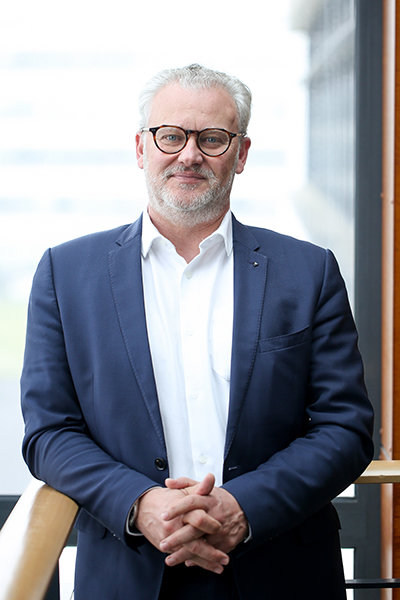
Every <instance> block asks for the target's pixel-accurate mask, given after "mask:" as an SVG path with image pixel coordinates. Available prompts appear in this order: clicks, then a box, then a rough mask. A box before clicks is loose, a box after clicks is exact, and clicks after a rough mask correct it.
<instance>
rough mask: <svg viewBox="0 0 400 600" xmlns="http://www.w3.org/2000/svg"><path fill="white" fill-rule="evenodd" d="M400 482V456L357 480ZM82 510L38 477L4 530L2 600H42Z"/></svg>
mask: <svg viewBox="0 0 400 600" xmlns="http://www.w3.org/2000/svg"><path fill="white" fill-rule="evenodd" d="M398 482H400V460H374V461H372V463H371V464H370V465H369V466H368V467H367V469H366V470H365V471H364V473H363V474H362V475H361V476H360V477H359V478H358V479H357V480H356V481H355V483H398ZM77 513H78V506H77V504H76V503H75V502H74V501H73V500H71V499H70V498H68V497H67V496H64V494H61V493H60V492H57V491H56V490H54V489H53V488H51V487H50V486H48V485H46V484H44V483H42V482H41V481H37V480H33V481H32V482H31V483H30V484H29V486H28V487H27V488H26V490H25V492H24V493H23V494H22V496H21V498H20V499H19V501H18V502H17V504H16V506H15V508H14V510H13V511H12V513H11V514H10V516H9V517H8V519H7V521H6V522H5V524H4V526H3V528H2V530H1V531H0V600H43V597H44V595H45V593H46V591H47V588H48V585H49V583H50V580H51V577H52V575H53V572H54V569H55V567H56V564H57V560H58V558H59V556H60V554H61V552H62V550H63V548H64V545H65V543H66V541H67V539H68V536H69V533H70V531H71V529H72V527H73V524H74V521H75V518H76V516H77Z"/></svg>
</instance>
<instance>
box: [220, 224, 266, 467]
mask: <svg viewBox="0 0 400 600" xmlns="http://www.w3.org/2000/svg"><path fill="white" fill-rule="evenodd" d="M258 248H259V243H258V242H257V240H256V239H255V238H254V236H253V235H252V233H251V232H250V230H249V229H248V228H247V227H245V226H244V225H242V224H241V223H239V222H238V221H236V219H235V218H234V217H233V250H234V316H233V341H232V363H231V389H230V401H229V415H228V425H227V432H226V443H225V457H226V456H227V454H228V452H229V449H230V447H231V444H232V441H233V437H234V434H235V431H236V426H237V422H238V419H239V417H240V413H241V410H242V406H243V403H244V400H245V396H246V392H247V388H248V385H249V382H250V377H251V373H252V369H253V365H254V360H255V356H256V352H257V346H258V339H259V330H260V322H261V313H262V308H263V304H264V295H265V286H266V278H267V257H266V256H264V255H263V254H261V253H260V252H258V251H257V250H258Z"/></svg>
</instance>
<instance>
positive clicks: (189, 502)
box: [161, 494, 217, 521]
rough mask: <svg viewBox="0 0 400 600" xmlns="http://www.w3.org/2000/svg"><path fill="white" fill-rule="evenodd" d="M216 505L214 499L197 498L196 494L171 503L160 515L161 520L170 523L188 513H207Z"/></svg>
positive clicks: (209, 497) (208, 497) (206, 497)
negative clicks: (201, 511) (198, 511)
mask: <svg viewBox="0 0 400 600" xmlns="http://www.w3.org/2000/svg"><path fill="white" fill-rule="evenodd" d="M216 503H217V501H216V499H215V498H213V497H212V496H199V495H197V494H192V495H190V496H184V497H183V498H182V499H179V500H176V501H175V502H173V503H171V504H170V505H169V506H168V507H167V508H166V509H165V510H164V512H163V513H162V514H161V518H162V519H163V520H164V521H171V520H172V519H174V518H176V517H181V516H182V515H184V514H186V513H188V512H190V511H195V510H199V509H200V510H203V511H205V512H209V511H210V510H211V509H212V508H213V507H214V506H215V505H216Z"/></svg>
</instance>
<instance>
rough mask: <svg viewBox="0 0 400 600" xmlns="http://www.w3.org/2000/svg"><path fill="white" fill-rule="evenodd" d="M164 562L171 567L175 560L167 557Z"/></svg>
mask: <svg viewBox="0 0 400 600" xmlns="http://www.w3.org/2000/svg"><path fill="white" fill-rule="evenodd" d="M165 562H166V563H167V565H169V566H170V567H173V566H174V564H175V559H174V558H171V557H170V556H168V558H166V559H165Z"/></svg>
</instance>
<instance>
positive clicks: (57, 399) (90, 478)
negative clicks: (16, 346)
mask: <svg viewBox="0 0 400 600" xmlns="http://www.w3.org/2000/svg"><path fill="white" fill-rule="evenodd" d="M21 401H22V411H23V415H24V419H25V437H24V440H23V448H22V450H23V455H24V458H25V460H26V462H27V464H28V466H29V468H30V470H31V472H32V474H33V475H34V476H35V477H36V478H38V479H40V480H43V481H45V482H46V483H48V484H49V485H51V486H53V487H54V488H55V489H57V490H59V491H61V492H63V493H65V494H67V495H68V496H70V497H71V498H73V499H74V500H75V501H76V502H77V503H78V504H79V505H80V506H83V507H84V508H85V510H86V511H87V512H88V513H89V515H91V516H92V517H94V518H95V519H96V520H97V521H99V522H100V523H101V524H102V525H103V526H104V527H106V528H107V529H109V530H110V531H111V532H112V533H113V534H114V535H116V536H117V537H118V538H120V539H121V540H124V538H125V524H126V518H127V515H128V513H129V510H130V508H131V505H132V503H133V501H134V500H135V499H136V498H137V497H139V496H140V495H141V494H142V493H143V492H144V491H145V490H147V489H148V488H150V487H153V486H154V485H157V484H156V483H155V482H154V481H152V480H151V479H149V478H148V477H146V476H144V475H142V474H140V473H138V472H136V471H134V470H132V469H130V468H128V467H127V466H126V465H124V464H122V463H121V462H118V461H116V460H114V459H113V458H112V457H111V456H110V455H108V454H107V453H106V452H105V451H103V450H102V448H101V447H100V446H99V445H98V444H96V443H95V441H94V440H93V439H92V437H91V435H90V432H89V430H88V427H87V424H86V422H85V419H84V416H83V414H82V411H81V407H80V404H79V401H78V397H77V393H76V390H75V387H74V383H73V378H72V376H71V373H70V369H69V364H68V360H67V353H66V347H65V340H64V332H63V327H62V322H61V318H60V313H59V307H58V302H57V297H56V294H55V290H54V285H53V275H52V265H51V253H50V251H48V252H46V253H45V255H44V257H43V258H42V260H41V262H40V264H39V266H38V269H37V272H36V274H35V277H34V281H33V286H32V292H31V296H30V300H29V309H28V325H27V335H26V348H25V357H24V367H23V372H22V377H21Z"/></svg>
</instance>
